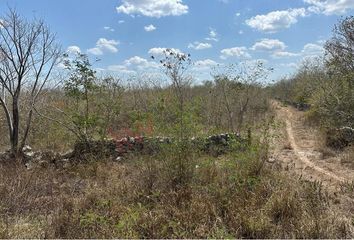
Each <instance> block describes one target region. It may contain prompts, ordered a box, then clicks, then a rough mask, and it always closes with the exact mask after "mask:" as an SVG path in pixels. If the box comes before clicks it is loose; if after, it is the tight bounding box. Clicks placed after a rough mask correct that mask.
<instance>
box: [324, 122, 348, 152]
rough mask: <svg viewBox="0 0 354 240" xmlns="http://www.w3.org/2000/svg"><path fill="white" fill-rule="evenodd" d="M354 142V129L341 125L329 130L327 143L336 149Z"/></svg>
mask: <svg viewBox="0 0 354 240" xmlns="http://www.w3.org/2000/svg"><path fill="white" fill-rule="evenodd" d="M353 143H354V129H353V128H351V127H341V128H337V129H332V130H329V131H328V132H327V138H326V144H327V146H329V147H331V148H334V149H343V148H345V147H347V146H349V145H350V144H353Z"/></svg>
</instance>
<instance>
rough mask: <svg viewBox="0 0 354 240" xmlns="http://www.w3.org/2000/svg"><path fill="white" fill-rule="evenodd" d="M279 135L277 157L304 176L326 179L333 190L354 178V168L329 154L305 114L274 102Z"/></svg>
mask: <svg viewBox="0 0 354 240" xmlns="http://www.w3.org/2000/svg"><path fill="white" fill-rule="evenodd" d="M273 106H274V109H275V112H276V120H277V122H278V123H279V126H278V128H277V130H278V131H277V133H278V136H277V138H275V140H274V143H273V158H274V160H275V161H277V162H278V163H280V164H281V165H282V166H283V167H284V168H285V169H287V170H290V171H292V172H294V173H295V174H296V175H298V176H299V177H301V178H304V179H306V180H311V181H319V182H322V183H323V185H325V186H327V187H328V188H329V189H331V190H334V191H336V190H338V189H339V188H340V187H341V186H342V185H343V184H345V183H350V182H352V181H353V180H354V170H353V169H350V168H348V167H346V166H344V165H343V164H342V163H341V158H340V155H339V154H335V153H331V152H329V153H326V152H325V151H324V148H323V147H322V146H323V143H321V142H323V140H321V138H320V134H319V132H318V131H316V130H315V128H313V127H310V126H308V125H307V124H305V119H304V118H305V113H304V112H300V111H298V110H296V109H295V108H292V107H286V106H282V105H281V104H280V103H278V102H274V103H273Z"/></svg>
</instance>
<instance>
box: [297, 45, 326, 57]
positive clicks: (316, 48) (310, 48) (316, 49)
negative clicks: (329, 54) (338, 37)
mask: <svg viewBox="0 0 354 240" xmlns="http://www.w3.org/2000/svg"><path fill="white" fill-rule="evenodd" d="M323 51H324V49H323V47H322V46H321V45H318V44H315V43H308V44H306V45H305V46H304V48H303V49H302V51H301V53H302V54H304V55H321V54H322V53H323Z"/></svg>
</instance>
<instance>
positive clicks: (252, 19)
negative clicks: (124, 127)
mask: <svg viewBox="0 0 354 240" xmlns="http://www.w3.org/2000/svg"><path fill="white" fill-rule="evenodd" d="M8 6H10V7H12V8H16V9H17V11H18V12H19V13H21V14H22V15H24V16H26V17H28V18H32V17H33V16H35V17H39V18H43V19H44V20H45V21H46V23H47V24H48V25H49V26H50V27H51V29H52V31H54V32H56V33H57V37H58V41H59V42H60V43H61V44H62V47H63V49H64V50H67V51H70V52H74V51H81V52H82V53H87V54H88V55H89V56H90V57H91V58H92V59H95V58H96V57H97V58H99V59H101V61H99V62H97V63H95V67H96V68H97V69H98V70H100V71H109V72H113V73H115V74H120V75H125V76H126V75H130V74H136V73H142V72H153V71H156V70H157V67H158V64H157V63H156V62H154V61H152V59H151V58H150V56H151V55H152V54H153V55H155V56H156V55H158V54H159V53H161V50H162V49H163V48H174V49H176V51H178V50H179V51H182V52H186V53H190V54H191V56H192V60H193V61H194V67H193V68H192V71H193V72H194V75H195V77H196V79H197V81H201V80H205V79H210V78H211V77H210V75H209V73H210V68H211V67H213V66H215V65H216V64H228V63H237V62H240V61H254V60H257V59H262V60H263V61H265V62H266V64H267V66H269V67H273V68H274V69H275V70H274V73H273V74H272V76H271V78H273V79H277V78H279V77H281V76H285V75H288V74H291V73H293V72H294V71H295V69H296V67H297V66H298V64H299V63H300V62H301V61H302V59H304V58H308V57H312V56H315V55H318V54H321V53H322V45H323V43H324V41H325V40H327V39H328V38H329V37H330V36H331V31H332V27H333V25H334V24H335V23H337V21H338V19H340V17H341V16H347V15H353V13H354V0H85V1H83V0H60V1H54V0H0V16H1V15H2V14H4V13H5V12H6V10H7V8H8Z"/></svg>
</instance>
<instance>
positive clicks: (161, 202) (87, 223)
mask: <svg viewBox="0 0 354 240" xmlns="http://www.w3.org/2000/svg"><path fill="white" fill-rule="evenodd" d="M264 146H265V144H264V143H263V144H260V143H257V141H256V140H254V143H253V144H252V145H249V146H248V147H247V149H244V150H243V151H237V152H231V153H229V154H227V155H223V156H219V157H212V156H209V155H205V154H201V153H194V154H193V153H190V156H189V157H190V159H189V160H191V162H190V164H189V165H187V166H188V167H191V168H193V171H191V173H190V174H191V175H189V179H188V181H186V182H184V184H182V185H177V186H178V187H176V185H175V181H174V179H176V175H178V172H176V169H174V168H171V166H172V165H171V164H173V163H174V162H175V158H174V155H175V153H174V152H173V151H172V152H171V151H170V152H169V151H168V149H167V151H162V152H161V153H159V154H155V155H136V156H134V155H131V156H128V157H126V158H125V160H124V161H123V162H120V163H118V162H112V161H102V160H100V161H88V162H86V163H79V164H76V165H75V166H74V167H72V168H69V169H67V170H54V169H50V168H42V169H40V170H35V171H27V170H24V169H23V168H21V167H20V166H3V165H2V166H3V168H2V169H1V175H0V176H1V183H3V184H2V185H1V193H2V194H1V195H0V196H1V201H0V210H1V212H0V213H1V220H0V226H2V229H4V230H2V231H0V234H1V235H0V236H1V237H4V238H21V237H26V238H34V237H36V238H40V237H48V238H339V237H341V238H343V237H349V236H350V235H349V234H350V233H348V230H347V226H346V225H345V224H344V223H342V222H341V221H340V220H339V219H338V218H337V217H336V216H334V215H332V214H331V213H330V211H329V201H328V196H327V195H326V193H325V192H324V190H323V189H322V186H321V185H320V184H318V183H309V182H301V181H294V180H293V179H289V178H288V177H286V176H283V175H282V174H281V173H280V172H274V170H268V169H267V168H266V167H265V165H264V161H265V160H266V158H267V151H266V149H267V148H266V147H264ZM41 216H43V217H41Z"/></svg>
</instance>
